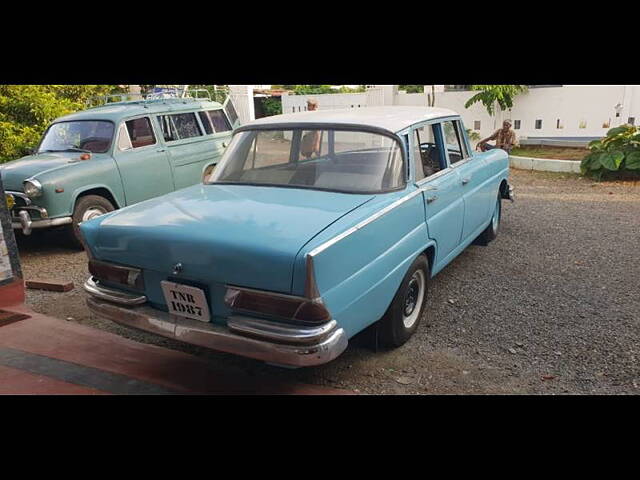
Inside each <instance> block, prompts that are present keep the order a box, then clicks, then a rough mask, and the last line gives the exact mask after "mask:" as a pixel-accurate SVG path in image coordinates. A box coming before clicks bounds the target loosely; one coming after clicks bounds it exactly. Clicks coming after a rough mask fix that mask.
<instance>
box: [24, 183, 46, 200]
mask: <svg viewBox="0 0 640 480" xmlns="http://www.w3.org/2000/svg"><path fill="white" fill-rule="evenodd" d="M22 185H23V186H24V193H25V194H26V195H27V197H29V198H34V197H39V196H40V195H42V184H41V183H40V182H39V181H38V180H35V179H31V180H25V181H24V183H23V184H22Z"/></svg>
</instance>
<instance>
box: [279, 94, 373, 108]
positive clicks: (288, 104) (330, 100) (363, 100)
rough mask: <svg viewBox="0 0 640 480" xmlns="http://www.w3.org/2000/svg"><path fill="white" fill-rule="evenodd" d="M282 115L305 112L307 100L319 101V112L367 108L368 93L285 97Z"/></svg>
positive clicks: (283, 97) (283, 98)
mask: <svg viewBox="0 0 640 480" xmlns="http://www.w3.org/2000/svg"><path fill="white" fill-rule="evenodd" d="M280 98H282V113H296V112H305V111H306V110H307V100H309V99H311V98H313V99H315V100H317V101H318V110H337V109H341V108H360V107H366V106H367V94H366V93H327V94H322V95H283V96H282V97H280Z"/></svg>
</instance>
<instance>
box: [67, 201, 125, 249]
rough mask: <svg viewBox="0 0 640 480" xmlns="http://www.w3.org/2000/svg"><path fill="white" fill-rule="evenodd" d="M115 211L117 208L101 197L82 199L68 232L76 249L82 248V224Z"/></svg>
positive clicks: (75, 209)
mask: <svg viewBox="0 0 640 480" xmlns="http://www.w3.org/2000/svg"><path fill="white" fill-rule="evenodd" d="M113 210H115V207H114V206H113V205H112V204H111V202H110V201H109V200H107V199H106V198H104V197H101V196H100V195H85V196H83V197H80V198H79V199H78V201H77V202H76V206H75V208H74V209H73V216H72V220H73V221H72V223H71V225H69V228H68V231H67V233H68V238H69V241H70V243H71V244H72V245H73V246H74V247H77V248H82V242H81V240H80V227H79V225H80V224H81V223H82V222H86V221H88V220H92V219H94V218H97V217H99V216H100V215H104V214H105V213H108V212H112V211H113Z"/></svg>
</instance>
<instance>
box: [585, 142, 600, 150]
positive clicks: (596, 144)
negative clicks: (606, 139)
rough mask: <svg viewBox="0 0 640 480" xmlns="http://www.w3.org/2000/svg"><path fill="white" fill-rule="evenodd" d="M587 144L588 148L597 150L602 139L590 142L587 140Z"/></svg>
mask: <svg viewBox="0 0 640 480" xmlns="http://www.w3.org/2000/svg"><path fill="white" fill-rule="evenodd" d="M588 146H589V148H592V149H596V150H598V149H600V148H602V141H601V140H592V141H591V142H589V145H588Z"/></svg>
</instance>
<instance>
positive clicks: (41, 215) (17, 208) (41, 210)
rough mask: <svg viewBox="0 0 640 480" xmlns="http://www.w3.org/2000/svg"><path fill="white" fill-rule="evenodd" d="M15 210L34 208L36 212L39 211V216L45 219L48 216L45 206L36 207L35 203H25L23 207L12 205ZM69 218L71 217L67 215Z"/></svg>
mask: <svg viewBox="0 0 640 480" xmlns="http://www.w3.org/2000/svg"><path fill="white" fill-rule="evenodd" d="M14 209H15V210H35V211H36V212H39V213H40V217H42V219H43V220H44V219H46V218H47V217H48V216H49V212H47V209H46V208H43V207H38V206H36V205H27V206H24V207H14ZM69 218H71V217H69Z"/></svg>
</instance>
